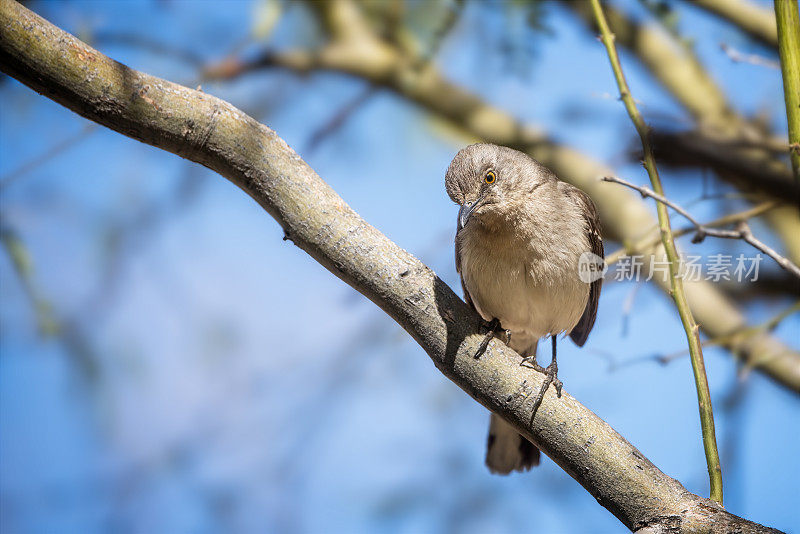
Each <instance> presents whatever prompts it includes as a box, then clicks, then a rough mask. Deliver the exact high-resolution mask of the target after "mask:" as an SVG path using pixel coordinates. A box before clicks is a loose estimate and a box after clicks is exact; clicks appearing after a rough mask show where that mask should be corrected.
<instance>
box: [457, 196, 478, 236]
mask: <svg viewBox="0 0 800 534" xmlns="http://www.w3.org/2000/svg"><path fill="white" fill-rule="evenodd" d="M478 204H479V202H478V201H477V200H475V201H473V202H465V203H464V204H462V205H461V208H460V209H459V210H458V229H459V230H461V229H462V228H464V226H466V225H467V220H468V219H469V216H470V215H471V214H472V212H473V211H475V208H477V207H478Z"/></svg>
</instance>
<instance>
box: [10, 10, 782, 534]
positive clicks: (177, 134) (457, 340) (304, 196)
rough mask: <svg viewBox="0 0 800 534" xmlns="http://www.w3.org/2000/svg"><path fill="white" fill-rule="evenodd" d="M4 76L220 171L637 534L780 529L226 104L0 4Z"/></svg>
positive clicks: (269, 133)
mask: <svg viewBox="0 0 800 534" xmlns="http://www.w3.org/2000/svg"><path fill="white" fill-rule="evenodd" d="M0 70H2V71H3V72H5V73H7V74H9V75H10V76H13V77H14V78H17V79H18V80H20V81H21V82H23V83H25V84H26V85H28V86H30V87H31V88H33V89H35V90H36V91H38V92H40V93H42V94H44V95H45V96H47V97H48V98H51V99H53V100H55V101H57V102H59V103H61V104H62V105H64V106H66V107H68V108H69V109H72V110H73V111H75V112H76V113H79V114H81V115H82V116H84V117H87V118H89V119H91V120H94V121H96V122H98V123H100V124H102V125H105V126H107V127H109V128H111V129H113V130H116V131H118V132H120V133H123V134H125V135H127V136H129V137H132V138H134V139H137V140H139V141H142V142H145V143H148V144H151V145H153V146H156V147H158V148H162V149H164V150H167V151H170V152H173V153H175V154H178V155H180V156H181V157H184V158H186V159H190V160H192V161H195V162H197V163H200V164H202V165H204V166H206V167H208V168H210V169H212V170H214V171H216V172H218V173H219V174H221V175H223V176H224V177H226V178H227V179H229V180H230V181H232V182H233V183H234V184H236V185H237V186H238V187H240V188H241V189H242V190H243V191H245V192H246V193H247V194H248V195H250V196H251V197H252V198H253V199H254V200H256V201H257V202H258V203H259V204H260V205H261V206H262V207H263V208H264V209H265V210H266V211H267V212H268V213H269V214H270V215H272V216H273V217H274V218H275V219H276V220H277V221H278V223H279V224H280V225H281V226H282V227H283V229H284V231H285V232H286V234H287V236H289V237H290V238H291V239H292V241H293V242H294V243H295V244H296V245H297V246H298V247H300V248H301V249H303V250H305V251H306V252H308V253H309V254H310V255H311V256H312V257H313V258H315V259H316V260H317V261H319V262H320V263H321V264H322V265H323V266H325V267H326V268H327V269H328V270H330V271H331V272H332V273H334V274H335V275H336V276H338V277H339V278H341V279H342V280H344V281H345V282H347V283H348V284H350V285H351V286H353V287H354V288H355V289H357V290H358V291H360V292H361V293H363V294H364V295H365V296H367V297H368V298H370V299H371V300H372V301H373V302H375V303H376V304H377V305H378V306H380V307H381V308H382V309H383V310H384V311H386V313H388V314H389V315H390V316H391V317H392V318H394V320H396V321H397V322H398V323H399V324H400V325H401V326H402V327H403V328H405V329H406V330H407V331H408V332H409V333H410V334H411V335H412V336H413V337H414V339H415V340H416V341H417V343H419V344H420V346H421V347H422V348H423V349H424V350H425V351H426V352H427V353H428V355H429V356H430V357H431V359H432V360H433V362H434V364H435V365H436V366H437V368H439V369H440V370H441V371H442V372H443V373H444V374H445V375H446V376H447V377H448V378H450V379H451V380H453V381H454V382H455V383H456V384H458V385H459V386H460V387H461V388H462V389H464V390H465V391H466V392H467V393H469V394H470V395H471V396H473V397H474V398H475V399H476V400H477V401H479V402H480V403H482V404H483V405H484V406H486V407H487V408H489V409H491V410H494V411H496V412H497V413H499V414H501V415H502V416H503V417H504V418H506V419H507V420H508V421H510V422H511V423H512V424H514V425H515V427H516V428H517V430H519V431H520V432H521V433H523V434H524V435H525V436H526V437H528V438H529V439H531V440H532V441H533V442H535V443H536V444H537V445H538V446H539V447H540V448H541V449H542V450H543V451H544V452H545V453H546V454H548V455H549V456H550V457H551V458H553V459H554V460H555V461H556V462H557V463H558V464H559V465H560V466H561V467H562V468H564V469H565V470H566V471H567V472H568V473H569V474H570V475H571V476H573V477H574V478H575V479H576V480H577V481H578V482H580V483H581V484H582V485H583V486H584V487H585V488H586V489H587V490H588V491H590V492H591V493H592V495H593V496H594V497H595V498H596V499H597V500H598V501H599V502H600V503H601V504H602V505H603V506H605V507H606V508H608V509H609V510H610V511H611V512H612V513H613V514H614V515H616V516H617V517H618V518H619V519H620V520H621V521H622V522H623V523H624V524H625V525H626V526H628V527H629V528H631V529H633V530H639V529H647V530H648V531H665V530H666V529H667V528H670V529H671V530H675V529H678V530H680V531H684V532H690V531H698V530H704V531H715V532H728V531H739V532H776V531H775V530H773V529H769V528H767V527H764V526H762V525H759V524H756V523H752V522H749V521H746V520H744V519H741V518H739V517H737V516H734V515H732V514H730V513H728V512H726V511H725V510H724V509H722V508H721V507H720V506H718V505H716V504H715V503H713V502H712V501H709V500H707V499H702V498H700V497H698V496H696V495H693V494H691V493H690V492H688V491H687V490H686V489H685V488H683V486H681V484H680V483H678V482H677V481H675V480H673V479H671V478H670V477H668V476H666V475H665V474H664V473H662V472H661V471H659V470H658V469H657V468H656V467H655V466H654V465H653V464H652V463H650V462H649V461H648V460H647V459H646V458H645V457H644V456H643V455H642V454H641V453H640V452H639V451H637V450H636V448H635V447H633V446H632V445H631V444H630V443H628V442H627V441H626V440H625V439H624V438H623V437H622V436H620V435H619V434H617V433H616V432H615V431H614V430H613V429H612V428H611V427H610V426H608V424H606V423H605V422H603V421H602V420H601V419H600V418H598V417H597V416H596V415H595V414H594V413H592V412H591V411H589V410H588V409H586V408H585V407H584V406H582V405H581V404H580V403H579V402H578V401H577V400H575V399H574V398H573V397H572V396H570V395H568V394H566V393H565V394H564V395H563V397H562V398H561V399H558V398H556V397H555V394H553V393H550V394H548V395H546V396H545V400H544V403H543V404H542V407H541V409H540V411H539V413H538V417H537V418H536V421H535V422H534V424H533V426H532V427H531V426H529V425H528V420H529V417H530V404H529V403H528V402H526V401H527V397H528V395H529V394H530V392H532V391H535V390H536V389H537V388H538V387H539V385H540V384H541V380H542V377H541V375H539V374H538V373H531V372H530V371H528V370H526V369H525V368H523V367H521V366H520V365H519V363H520V357H519V356H518V355H517V354H516V353H514V352H513V351H511V350H510V349H508V348H507V347H506V346H505V345H504V344H502V343H499V342H496V341H495V342H492V343H491V344H490V345H489V348H488V350H487V352H486V354H485V356H484V357H483V358H481V359H480V360H475V359H474V358H472V354H473V353H474V351H475V349H476V348H477V346H478V344H479V342H480V339H481V337H482V335H481V332H480V330H479V320H478V317H477V315H476V314H475V313H474V312H472V311H470V310H469V308H468V307H467V306H466V305H465V304H464V303H463V301H461V299H459V298H458V297H457V296H456V295H455V294H454V293H453V292H452V291H451V290H450V289H449V288H448V287H447V286H446V285H445V284H444V283H443V282H442V281H441V280H440V279H439V278H437V277H436V275H435V274H434V273H433V272H432V271H431V270H430V269H429V268H427V267H426V266H425V265H423V264H422V263H421V262H419V260H417V259H416V258H414V257H413V256H412V255H411V254H409V253H408V252H406V251H404V250H403V249H401V248H400V247H398V246H397V245H395V244H394V243H392V242H391V241H389V239H387V238H386V237H385V236H384V235H383V234H381V233H380V232H379V231H378V230H376V229H375V228H374V227H372V226H370V225H369V224H367V223H366V222H365V221H364V220H363V219H362V218H361V217H359V216H358V214H356V213H355V212H354V211H353V210H352V209H351V208H350V207H349V206H348V205H347V204H346V203H345V202H344V201H343V200H342V199H341V198H340V197H339V196H338V195H336V193H335V192H334V191H333V190H332V189H331V188H330V187H329V186H328V185H327V184H326V183H325V182H323V181H322V180H321V179H320V178H319V176H317V174H316V173H315V172H314V171H313V170H312V169H311V168H310V167H309V166H308V165H307V164H306V163H305V162H304V161H303V160H302V159H301V158H300V157H299V156H298V155H297V154H296V153H295V152H293V151H292V150H291V149H290V148H289V147H288V146H287V145H286V143H285V142H284V141H283V140H282V139H281V138H280V137H278V136H277V135H276V134H275V132H273V131H272V130H270V129H269V128H267V127H266V126H264V125H262V124H259V123H258V122H257V121H255V120H254V119H252V118H251V117H249V116H247V115H246V114H244V113H243V112H242V111H240V110H238V109H236V108H235V107H233V106H232V105H230V104H228V103H226V102H224V101H222V100H219V99H217V98H215V97H213V96H210V95H207V94H205V93H202V92H199V91H196V90H192V89H188V88H185V87H181V86H179V85H176V84H173V83H170V82H168V81H166V80H162V79H159V78H156V77H153V76H150V75H147V74H144V73H141V72H138V71H135V70H132V69H129V68H128V67H126V66H124V65H122V64H120V63H117V62H115V61H113V60H111V59H109V58H107V57H105V56H104V55H102V54H100V53H99V52H98V51H96V50H94V49H92V48H90V47H89V46H87V45H85V44H84V43H82V42H80V41H79V40H77V39H76V38H75V37H73V36H71V35H69V34H67V33H66V32H63V31H62V30H59V29H58V28H56V27H55V26H53V25H51V24H50V23H48V22H47V21H45V20H44V19H42V18H41V17H39V16H37V15H36V14H34V13H32V12H31V11H29V10H28V9H26V8H24V7H23V6H21V5H19V4H17V3H16V2H13V1H12V0H0Z"/></svg>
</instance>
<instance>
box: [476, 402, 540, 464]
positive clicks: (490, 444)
mask: <svg viewBox="0 0 800 534" xmlns="http://www.w3.org/2000/svg"><path fill="white" fill-rule="evenodd" d="M539 456H540V453H539V449H537V448H536V445H534V444H533V443H531V442H530V441H528V440H527V439H525V438H524V437H522V436H521V435H520V434H518V433H517V431H516V430H514V427H513V426H511V425H509V424H508V423H506V422H505V421H503V419H501V418H500V416H499V415H496V414H492V418H491V421H490V423H489V439H488V441H487V443H486V466H487V467H488V468H489V471H491V472H492V473H497V474H501V475H507V474H509V473H510V472H511V471H527V470H528V469H530V468H531V467H533V466H534V465H539Z"/></svg>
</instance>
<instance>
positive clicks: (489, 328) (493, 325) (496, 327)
mask: <svg viewBox="0 0 800 534" xmlns="http://www.w3.org/2000/svg"><path fill="white" fill-rule="evenodd" d="M481 326H482V327H483V328H485V329H486V337H484V338H483V341H481V344H480V345H479V346H478V350H477V351H475V356H474V358H475V359H476V360H477V359H478V358H480V357H481V356H482V355H483V353H484V352H486V347H488V346H489V342H490V341H491V340H492V338H493V337H494V335H495V334H497V333H499V332H505V335H506V345H508V343H509V342H510V341H511V330H504V329H503V327H502V326H500V320H499V319H498V318H496V317H495V318H494V319H492V320H491V321H489V322H488V323H486V322H483V323H482V325H481Z"/></svg>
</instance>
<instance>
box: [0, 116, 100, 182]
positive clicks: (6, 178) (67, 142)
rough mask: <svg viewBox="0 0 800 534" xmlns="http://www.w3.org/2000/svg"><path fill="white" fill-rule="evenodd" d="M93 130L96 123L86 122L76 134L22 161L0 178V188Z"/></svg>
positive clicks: (53, 156)
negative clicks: (30, 158) (28, 159)
mask: <svg viewBox="0 0 800 534" xmlns="http://www.w3.org/2000/svg"><path fill="white" fill-rule="evenodd" d="M95 131H97V125H96V124H94V123H91V122H90V123H87V124H86V125H85V126H84V127H83V129H81V131H80V132H78V133H77V134H75V135H73V136H71V137H68V138H66V139H64V140H62V141H59V142H58V143H56V144H55V145H53V146H52V147H50V148H48V149H47V150H46V151H45V152H44V153H43V154H40V155H38V156H36V157H35V158H33V159H32V160H30V161H27V162H25V163H23V164H22V165H20V166H19V167H17V168H16V169H14V170H13V171H11V172H10V173H8V174H6V175H5V176H3V177H2V178H0V189H4V188H6V187H8V186H9V185H10V184H11V183H12V182H14V181H16V180H17V179H19V178H20V177H22V176H23V175H25V174H27V173H29V172H31V171H32V170H34V169H35V168H37V167H39V166H40V165H43V164H45V163H47V162H48V161H50V160H51V159H53V158H55V157H56V156H58V155H59V154H61V153H63V152H65V151H66V150H68V149H69V148H72V147H73V146H75V145H76V144H78V143H79V142H81V141H83V140H84V139H86V138H87V137H89V136H90V135H91V134H92V133H94V132H95Z"/></svg>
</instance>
